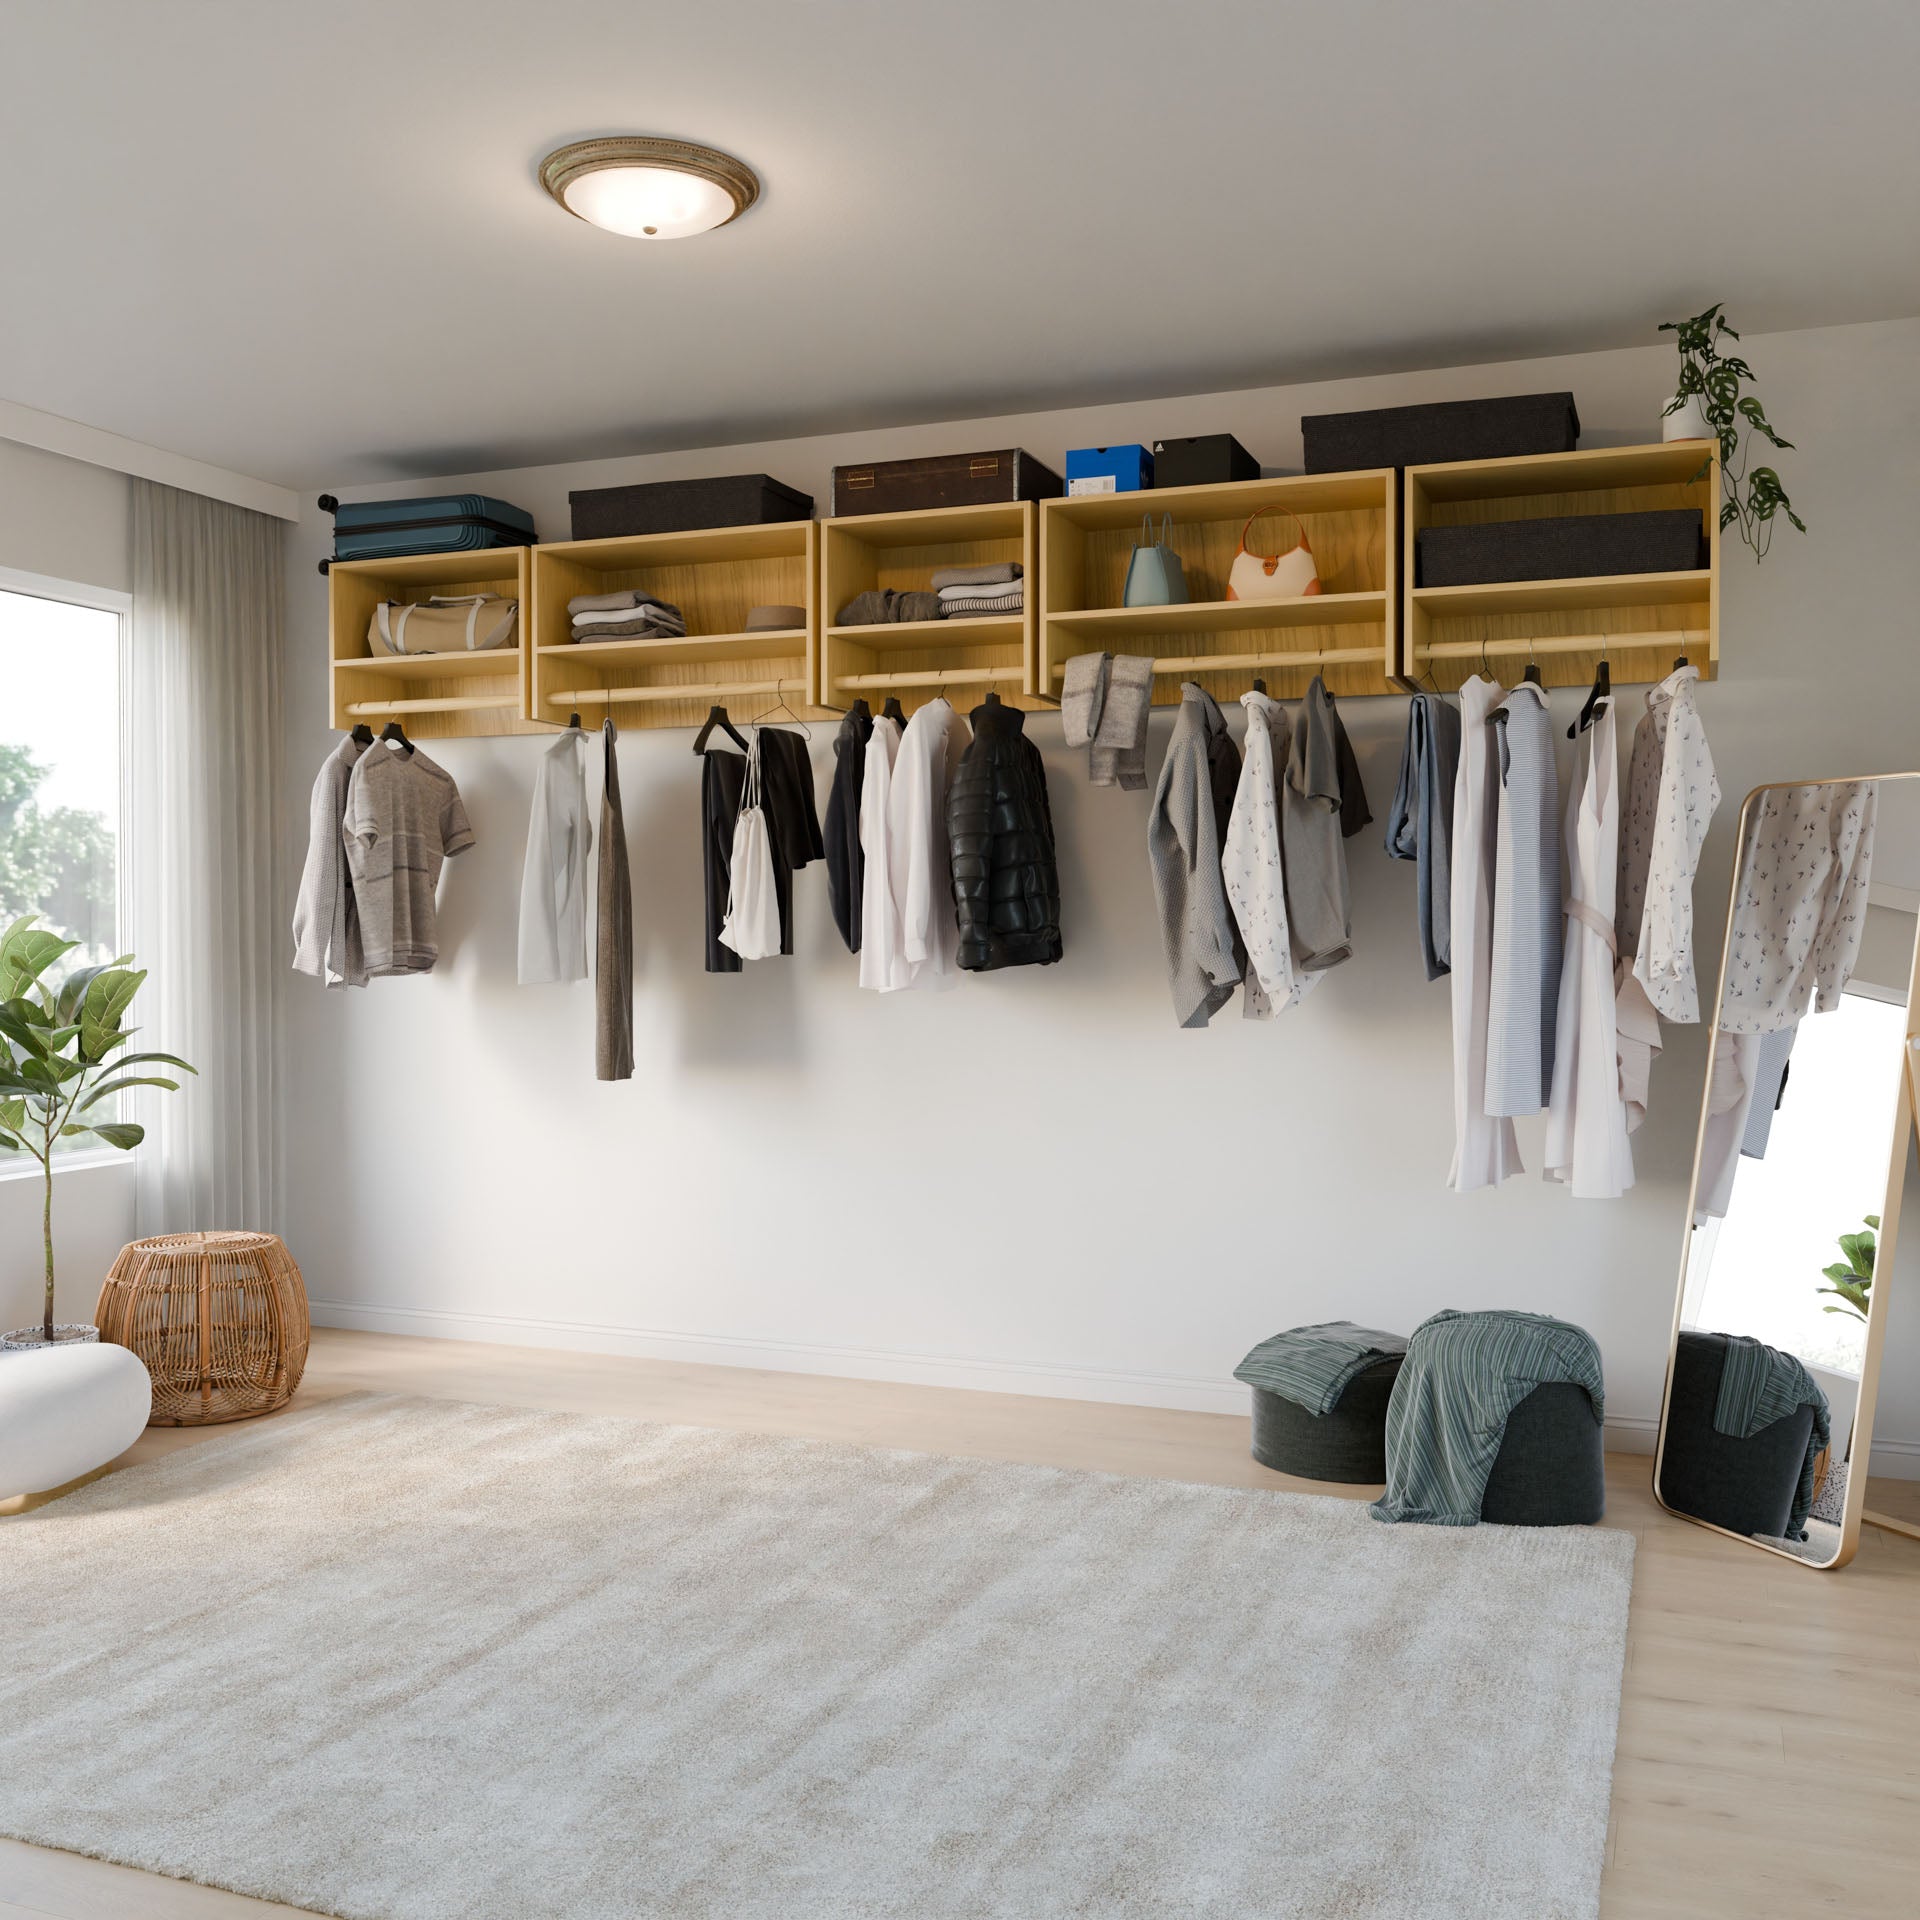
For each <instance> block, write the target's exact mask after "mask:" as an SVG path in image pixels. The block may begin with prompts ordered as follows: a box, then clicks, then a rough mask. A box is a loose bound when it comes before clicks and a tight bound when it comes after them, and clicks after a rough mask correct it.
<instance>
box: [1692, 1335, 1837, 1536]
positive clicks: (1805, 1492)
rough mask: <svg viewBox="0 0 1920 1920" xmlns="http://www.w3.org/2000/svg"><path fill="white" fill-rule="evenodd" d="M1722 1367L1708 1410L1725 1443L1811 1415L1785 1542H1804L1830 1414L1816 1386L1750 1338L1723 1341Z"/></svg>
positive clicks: (1786, 1357)
mask: <svg viewBox="0 0 1920 1920" xmlns="http://www.w3.org/2000/svg"><path fill="white" fill-rule="evenodd" d="M1726 1338H1727V1359H1726V1365H1725V1366H1724V1367H1723V1368H1722V1369H1721V1373H1720V1397H1719V1399H1718V1400H1716V1401H1715V1402H1714V1405H1713V1427H1714V1431H1715V1432H1716V1433H1724V1434H1725V1435H1726V1436H1727V1437H1728V1438H1729V1439H1730V1440H1751V1439H1752V1438H1753V1436H1754V1435H1755V1434H1756V1433H1758V1432H1759V1431H1760V1429H1761V1428H1762V1427H1770V1426H1772V1425H1773V1423H1774V1422H1775V1421H1776V1420H1785V1419H1788V1418H1789V1417H1791V1416H1792V1415H1793V1414H1796V1413H1798V1412H1799V1411H1800V1409H1801V1408H1802V1407H1808V1406H1810V1407H1812V1409H1813V1431H1812V1433H1811V1434H1809V1435H1808V1436H1807V1457H1806V1459H1805V1460H1803V1461H1802V1462H1801V1464H1800V1484H1799V1486H1798V1487H1797V1488H1795V1490H1794V1495H1793V1512H1792V1515H1791V1517H1790V1518H1789V1519H1788V1521H1787V1538H1788V1539H1790V1540H1804V1539H1805V1538H1806V1537H1807V1512H1808V1509H1809V1508H1811V1507H1812V1505H1813V1469H1814V1464H1815V1462H1816V1461H1817V1460H1818V1459H1819V1457H1820V1455H1821V1454H1822V1453H1824V1452H1825V1451H1826V1449H1827V1446H1828V1444H1829V1442H1830V1441H1831V1440H1832V1439H1833V1410H1832V1409H1831V1408H1830V1407H1829V1406H1828V1405H1827V1396H1826V1395H1825V1394H1824V1393H1823V1392H1822V1391H1821V1390H1820V1383H1819V1382H1818V1381H1817V1380H1815V1379H1814V1377H1813V1375H1812V1374H1810V1373H1809V1372H1808V1371H1807V1370H1806V1368H1805V1367H1803V1366H1802V1365H1801V1364H1800V1362H1799V1361H1798V1360H1796V1359H1795V1358H1794V1356H1793V1355H1792V1354H1790V1353H1782V1352H1781V1351H1780V1349H1779V1348H1778V1347H1769V1346H1764V1345H1762V1344H1761V1342H1760V1341H1758V1340H1755V1339H1754V1338H1753V1337H1752V1336H1751V1335H1750V1334H1744V1333H1730V1334H1728V1335H1727V1337H1726Z"/></svg>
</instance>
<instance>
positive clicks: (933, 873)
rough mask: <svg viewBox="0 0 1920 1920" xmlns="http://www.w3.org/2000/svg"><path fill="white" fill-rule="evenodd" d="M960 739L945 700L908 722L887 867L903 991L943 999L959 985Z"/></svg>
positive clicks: (890, 811)
mask: <svg viewBox="0 0 1920 1920" xmlns="http://www.w3.org/2000/svg"><path fill="white" fill-rule="evenodd" d="M960 731H961V730H960V728H959V726H958V725H957V724H956V722H955V719H954V712H953V708H952V707H951V706H950V705H949V704H948V703H947V702H946V701H945V700H929V701H928V702H927V704H926V705H925V706H924V707H922V708H921V709H920V710H919V711H918V712H917V713H916V714H915V715H914V716H913V718H912V719H911V720H909V721H908V722H907V730H906V732H905V733H904V734H903V735H902V736H901V740H900V752H899V756H898V758H896V759H895V761H894V763H893V779H892V783H891V791H890V793H889V794H888V798H887V859H888V863H889V865H888V871H889V873H890V875H891V878H892V882H893V901H894V909H895V911H896V912H897V913H898V915H899V918H900V960H901V965H900V970H899V972H900V977H898V978H896V979H895V981H894V985H895V986H898V987H922V988H929V987H930V988H933V989H934V990H936V991H940V990H944V989H945V988H948V987H951V986H952V985H953V983H954V982H955V981H956V980H957V979H958V978H959V971H958V967H957V964H956V963H957V959H958V956H959V952H960V920H959V916H958V915H957V914H956V913H955V911H954V906H953V852H952V848H951V846H950V844H949V842H948V839H947V783H948V781H949V780H950V779H951V778H952V777H953V769H954V767H955V765H956V764H957V763H958V761H959V757H960V756H959V738H958V736H959V734H960ZM863 797H864V796H863Z"/></svg>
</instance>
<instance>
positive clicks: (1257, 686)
mask: <svg viewBox="0 0 1920 1920" xmlns="http://www.w3.org/2000/svg"><path fill="white" fill-rule="evenodd" d="M1253 690H1254V692H1255V693H1265V692H1266V690H1267V683H1266V682H1265V681H1264V680H1262V679H1261V678H1260V677H1259V676H1258V675H1257V674H1256V675H1255V676H1254V682H1253Z"/></svg>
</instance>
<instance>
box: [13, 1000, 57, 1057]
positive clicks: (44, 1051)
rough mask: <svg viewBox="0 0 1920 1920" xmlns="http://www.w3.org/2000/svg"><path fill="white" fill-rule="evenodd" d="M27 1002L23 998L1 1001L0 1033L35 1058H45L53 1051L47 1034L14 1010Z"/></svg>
mask: <svg viewBox="0 0 1920 1920" xmlns="http://www.w3.org/2000/svg"><path fill="white" fill-rule="evenodd" d="M25 1004H26V1002H24V1001H21V1000H7V1001H0V1033H4V1034H5V1035H6V1036H7V1038H8V1039H9V1040H11V1041H12V1042H13V1044H14V1045H15V1046H16V1047H20V1048H23V1049H24V1050H25V1051H26V1052H28V1053H30V1054H32V1055H33V1056H34V1058H35V1059H39V1060H44V1059H45V1058H46V1057H47V1055H48V1054H49V1053H50V1052H51V1051H52V1048H51V1047H50V1046H49V1045H48V1044H47V1036H46V1034H45V1033H43V1032H42V1031H41V1030H40V1028H39V1027H38V1026H36V1025H35V1024H34V1022H32V1021H31V1020H28V1019H25V1018H23V1017H22V1016H21V1015H20V1014H19V1013H16V1012H15V1011H14V1009H15V1008H16V1007H20V1006H24V1005H25Z"/></svg>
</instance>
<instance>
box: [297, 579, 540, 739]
mask: <svg viewBox="0 0 1920 1920" xmlns="http://www.w3.org/2000/svg"><path fill="white" fill-rule="evenodd" d="M529 551H530V549H528V548H526V547H491V548H487V549H485V550H484V551H481V552H478V553H415V554H407V555H404V556H402V557H401V558H399V559H394V560H338V561H336V562H335V563H334V564H333V566H331V567H330V568H329V569H328V570H327V598H328V630H329V636H330V638H329V648H330V652H331V656H332V666H331V672H332V676H333V686H332V707H333V724H334V725H335V726H336V727H339V728H340V729H342V730H343V731H344V730H345V729H347V728H348V727H353V726H358V725H359V724H360V723H361V722H363V721H364V722H365V723H366V724H367V725H368V726H370V727H372V728H373V729H374V730H375V732H378V731H379V729H380V728H381V727H382V726H383V725H385V723H386V722H387V721H389V720H398V721H399V722H400V724H401V726H402V727H404V728H405V729H406V731H407V736H408V738H409V739H420V740H452V739H462V738H471V737H474V736H477V735H482V734H500V733H530V732H532V731H533V729H532V727H531V726H530V725H529V724H528V722H527V719H526V710H527V688H526V664H527V645H526V639H527V609H528V605H529V592H530V589H529V584H528V566H527V555H528V553H529ZM464 593H497V594H501V595H504V596H505V597H507V598H509V599H517V600H518V601H519V603H520V617H519V621H518V623H517V626H516V629H515V631H516V632H517V633H518V635H519V643H518V644H517V645H515V646H512V647H496V648H493V649H491V650H490V651H487V652H484V653H418V654H398V655H387V654H380V655H376V654H374V653H373V652H371V651H370V649H369V647H368V644H367V629H368V628H369V626H371V624H372V622H373V616H374V613H375V611H376V609H377V608H378V607H379V606H380V604H381V602H382V601H386V600H399V601H411V602H415V603H417V602H420V601H424V600H427V599H430V598H432V597H433V596H434V595H435V594H464Z"/></svg>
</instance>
